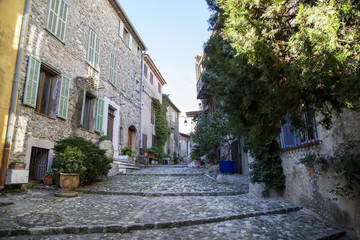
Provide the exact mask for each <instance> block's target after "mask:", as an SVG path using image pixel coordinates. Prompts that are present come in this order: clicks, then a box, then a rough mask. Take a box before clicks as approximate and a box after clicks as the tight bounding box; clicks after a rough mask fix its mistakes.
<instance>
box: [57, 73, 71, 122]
mask: <svg viewBox="0 0 360 240" xmlns="http://www.w3.org/2000/svg"><path fill="white" fill-rule="evenodd" d="M69 93H70V80H69V79H67V78H65V77H61V90H60V101H59V107H58V114H57V115H58V117H61V118H63V119H66V118H67V114H68V107H69Z"/></svg>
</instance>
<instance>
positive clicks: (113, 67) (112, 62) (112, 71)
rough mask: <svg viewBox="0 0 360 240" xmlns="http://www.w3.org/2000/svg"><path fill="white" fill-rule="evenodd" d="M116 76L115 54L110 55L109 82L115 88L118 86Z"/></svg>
mask: <svg viewBox="0 0 360 240" xmlns="http://www.w3.org/2000/svg"><path fill="white" fill-rule="evenodd" d="M116 76H117V57H116V56H115V55H114V54H113V53H110V63H109V81H110V82H111V83H112V84H113V85H114V86H115V85H116Z"/></svg>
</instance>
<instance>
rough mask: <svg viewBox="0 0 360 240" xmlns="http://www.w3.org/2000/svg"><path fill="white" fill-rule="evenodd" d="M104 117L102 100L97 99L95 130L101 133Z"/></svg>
mask: <svg viewBox="0 0 360 240" xmlns="http://www.w3.org/2000/svg"><path fill="white" fill-rule="evenodd" d="M103 118H104V100H102V99H98V100H97V108H96V124H95V131H96V132H99V133H102V130H103Z"/></svg>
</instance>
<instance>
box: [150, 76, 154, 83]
mask: <svg viewBox="0 0 360 240" xmlns="http://www.w3.org/2000/svg"><path fill="white" fill-rule="evenodd" d="M150 83H151V84H154V75H153V74H152V73H150Z"/></svg>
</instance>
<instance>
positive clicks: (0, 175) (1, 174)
mask: <svg viewBox="0 0 360 240" xmlns="http://www.w3.org/2000/svg"><path fill="white" fill-rule="evenodd" d="M30 6H31V0H26V2H25V9H24V16H23V21H22V25H21V35H20V41H19V49H18V51H17V56H16V65H15V72H14V78H13V85H12V91H11V99H10V108H9V118H8V124H7V129H6V139H5V146H4V154H3V157H2V163H1V169H0V190H3V189H4V186H5V177H6V169H7V167H8V164H9V157H10V144H11V136H12V132H13V128H14V125H13V124H14V119H15V109H16V100H17V91H18V85H19V76H20V68H21V62H22V55H23V51H24V43H25V38H26V30H27V25H28V20H29V12H30Z"/></svg>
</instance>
